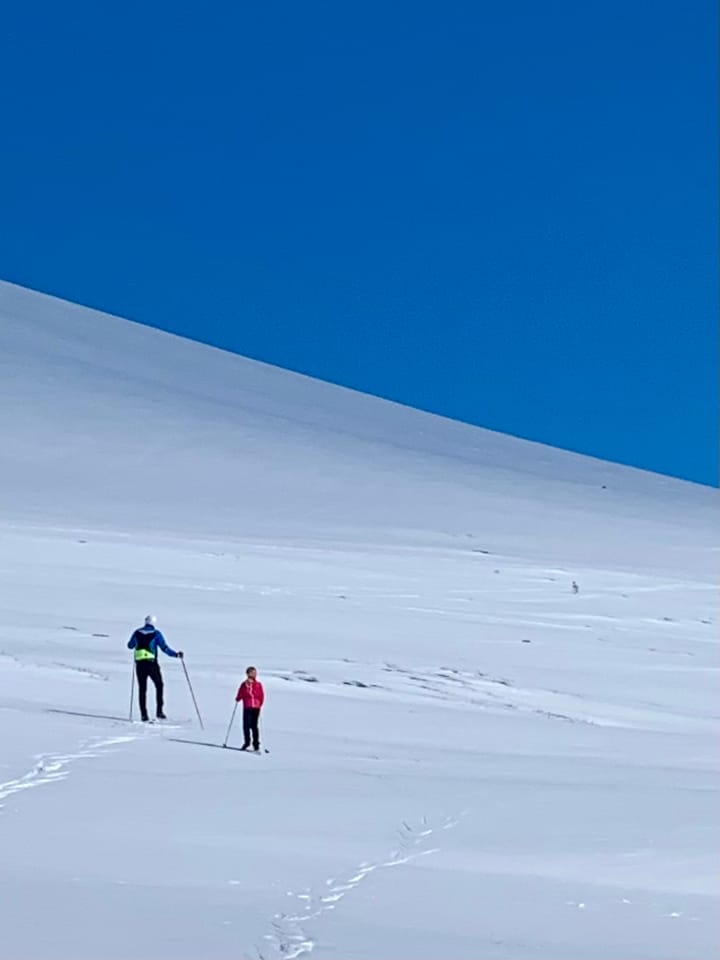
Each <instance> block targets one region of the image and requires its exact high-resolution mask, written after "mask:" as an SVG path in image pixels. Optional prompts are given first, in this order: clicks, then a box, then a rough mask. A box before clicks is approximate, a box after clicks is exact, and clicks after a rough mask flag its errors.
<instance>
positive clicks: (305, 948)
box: [246, 812, 466, 960]
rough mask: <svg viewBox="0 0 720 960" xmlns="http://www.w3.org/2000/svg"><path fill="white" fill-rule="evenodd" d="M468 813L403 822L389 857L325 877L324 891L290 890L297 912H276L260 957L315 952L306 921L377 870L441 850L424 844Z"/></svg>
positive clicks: (289, 958)
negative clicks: (439, 819)
mask: <svg viewBox="0 0 720 960" xmlns="http://www.w3.org/2000/svg"><path fill="white" fill-rule="evenodd" d="M465 815H466V812H463V813H461V814H459V815H458V816H456V817H447V818H446V819H445V820H444V821H443V822H442V823H441V824H440V826H439V827H432V826H430V824H429V822H428V820H427V819H426V818H425V817H423V819H422V820H421V821H420V822H419V824H418V825H417V826H415V827H413V826H411V825H410V824H408V823H405V822H403V823H402V824H401V826H400V828H399V829H398V837H399V845H398V847H397V849H396V850H395V851H394V852H393V853H391V854H390V855H389V857H388V858H387V859H385V860H378V861H375V862H370V863H369V862H363V863H361V864H359V865H358V866H356V867H355V868H354V869H353V870H352V871H351V873H350V875H349V876H347V877H345V878H343V879H340V880H338V879H336V878H335V877H330V878H329V879H328V880H326V881H325V890H324V891H323V892H321V893H319V892H317V891H313V890H307V891H303V892H302V893H294V892H293V891H288V894H287V895H288V897H292V898H294V900H295V901H296V902H297V906H296V909H295V912H291V913H286V912H282V913H277V914H275V916H274V917H273V920H272V923H271V930H272V932H271V933H268V934H266V935H265V937H264V939H265V940H266V941H267V946H269V948H270V951H271V952H270V953H268V952H267V948H265V949H263V947H262V946H259V945H256V947H255V958H256V960H275V958H280V957H282V958H283V960H296V958H297V957H301V956H303V955H304V954H310V953H312V951H313V949H314V948H315V946H316V945H317V940H316V939H314V938H313V937H312V936H311V935H310V934H309V933H308V932H307V930H306V929H305V924H307V923H309V922H311V921H313V920H317V919H319V918H320V917H322V915H323V914H324V913H327V912H328V911H330V910H335V909H336V908H337V906H338V904H339V903H340V902H341V901H342V900H343V899H344V898H345V897H346V896H347V895H348V894H349V893H350V892H351V891H353V890H356V889H357V887H358V886H359V885H360V884H361V883H362V882H363V880H365V879H366V878H367V877H369V876H370V875H371V874H373V873H375V872H376V871H377V870H385V869H389V868H390V867H399V866H402V865H404V864H407V863H410V862H411V861H412V860H416V859H418V858H419V857H427V856H430V855H431V854H433V853H438V852H439V850H440V848H439V847H429V848H427V849H426V848H424V844H425V843H427V841H428V840H429V838H430V837H432V836H433V835H434V834H436V833H439V832H441V831H443V830H451V829H452V828H453V827H455V826H457V824H458V823H459V822H460V819H461V817H463V816H465ZM421 848H422V849H421ZM246 957H247V955H246Z"/></svg>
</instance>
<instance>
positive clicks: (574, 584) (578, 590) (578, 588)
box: [572, 580, 580, 593]
mask: <svg viewBox="0 0 720 960" xmlns="http://www.w3.org/2000/svg"><path fill="white" fill-rule="evenodd" d="M572 592H573V593H579V592H580V587H579V586H578V585H577V584H576V583H575V581H574V580H573V582H572Z"/></svg>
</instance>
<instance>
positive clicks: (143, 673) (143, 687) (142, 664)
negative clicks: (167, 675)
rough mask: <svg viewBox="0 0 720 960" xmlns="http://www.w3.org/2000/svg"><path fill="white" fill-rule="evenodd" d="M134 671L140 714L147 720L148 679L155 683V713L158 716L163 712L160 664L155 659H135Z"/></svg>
mask: <svg viewBox="0 0 720 960" xmlns="http://www.w3.org/2000/svg"><path fill="white" fill-rule="evenodd" d="M135 673H136V674H137V682H138V700H139V701H140V716H141V717H142V718H143V720H147V715H148V712H147V684H148V679H150V680H152V682H153V683H154V684H155V704H156V709H155V713H156V714H157V716H158V717H159V716H160V714H161V713H162V712H163V678H162V673H161V671H160V664H159V663H158V662H157V660H136V661H135Z"/></svg>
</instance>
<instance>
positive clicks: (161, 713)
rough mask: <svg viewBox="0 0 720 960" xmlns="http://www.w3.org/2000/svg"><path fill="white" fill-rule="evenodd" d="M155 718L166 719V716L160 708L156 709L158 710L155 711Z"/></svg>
mask: <svg viewBox="0 0 720 960" xmlns="http://www.w3.org/2000/svg"><path fill="white" fill-rule="evenodd" d="M157 718H158V720H167V717H166V716H165V714H164V713H163V712H162V710H158V712H157Z"/></svg>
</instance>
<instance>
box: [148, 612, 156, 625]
mask: <svg viewBox="0 0 720 960" xmlns="http://www.w3.org/2000/svg"><path fill="white" fill-rule="evenodd" d="M156 623H157V617H154V616H153V615H152V614H151V613H149V614H148V615H147V616H146V617H145V626H146V627H154V626H155V624H156Z"/></svg>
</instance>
